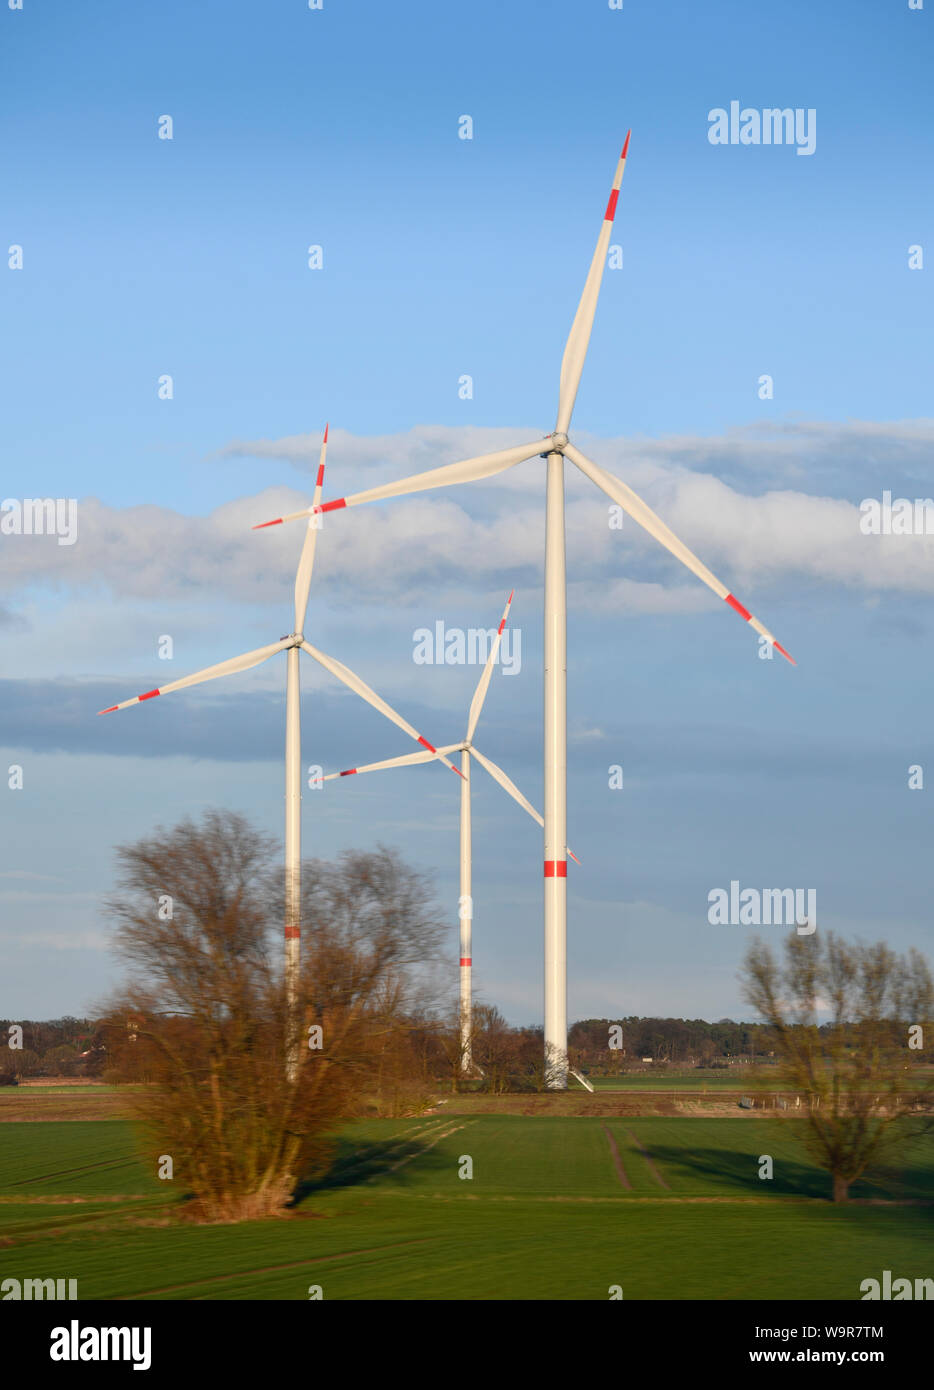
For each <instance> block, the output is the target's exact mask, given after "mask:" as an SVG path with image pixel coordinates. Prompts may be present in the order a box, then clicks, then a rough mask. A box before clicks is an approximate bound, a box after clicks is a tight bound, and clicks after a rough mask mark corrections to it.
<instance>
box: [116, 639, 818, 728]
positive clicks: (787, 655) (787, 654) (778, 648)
mask: <svg viewBox="0 0 934 1390" xmlns="http://www.w3.org/2000/svg"><path fill="white" fill-rule="evenodd" d="M774 646H775V649H776V651H780V652H781V654H782V656H783V657H784V658H785V660H786V661H790V662H791V664H792V666H797V664H798V663H797V661H795V659H794V657H793V656H792V655H791V653H790V652H786V651H785V648H784V647H783V646H782V644H781V642H775V643H774ZM105 712H106V711H105Z"/></svg>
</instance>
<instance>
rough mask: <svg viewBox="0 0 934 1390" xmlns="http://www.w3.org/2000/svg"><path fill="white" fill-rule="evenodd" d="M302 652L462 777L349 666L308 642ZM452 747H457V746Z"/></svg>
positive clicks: (457, 769) (452, 765)
mask: <svg viewBox="0 0 934 1390" xmlns="http://www.w3.org/2000/svg"><path fill="white" fill-rule="evenodd" d="M302 651H305V652H307V653H308V655H309V656H310V657H313V658H314V660H315V661H317V662H318V663H319V665H321V666H323V667H324V669H325V670H326V671H330V673H331V675H332V676H336V677H337V679H338V680H339V681H342V682H343V683H344V685H346V686H347V687H348V688H349V689H350V690H352V691H353V692H354V694H355V695H359V696H360V698H361V699H363V700H366V702H367V704H368V705H372V706H373V708H374V709H378V710H379V712H380V714H384V715H385V716H386V718H387V719H390V720H392V722H393V724H395V725H397V726H398V727H399V728H400V729H404V730H405V732H406V733H407V734H408V735H409V737H410V738H414V739H415V742H416V743H420V744H421V745H422V747H423V748H427V749H428V751H429V752H430V753H431V754H432V755H433V756H434V757H436V758H437V759H438V761H439V762H442V763H444V765H445V767H449V768H450V769H451V771H452V772H456V773H457V775H458V777H460V776H461V775H462V774H461V771H460V769H459V768H456V767H455V766H454V764H453V763H452V762H450V761H449V759H448V758H446V757H445V756H444V754H443V753H441V752H440V751H439V750H438V749H437V748H436V747H435V745H434V744H433V743H429V742H428V740H427V738H422V736H421V734H420V733H419V732H418V730H417V729H414V728H413V727H412V725H411V724H410V723H409V722H408V720H407V719H403V717H402V715H401V714H399V713H398V711H397V710H394V709H393V707H392V705H387V703H386V701H385V700H383V699H381V698H380V696H379V695H377V693H376V691H375V690H373V689H371V687H370V686H368V685H367V683H366V681H364V680H361V679H360V677H359V676H357V675H355V674H354V672H353V671H351V669H350V667H349V666H345V665H344V663H343V662H342V661H336V660H335V658H334V657H333V656H327V655H326V654H325V653H324V652H321V651H319V650H318V648H317V647H313V646H312V645H311V643H310V642H302ZM454 746H455V747H459V745H458V744H455V745H454Z"/></svg>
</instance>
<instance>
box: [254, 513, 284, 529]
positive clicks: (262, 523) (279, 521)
mask: <svg viewBox="0 0 934 1390" xmlns="http://www.w3.org/2000/svg"><path fill="white" fill-rule="evenodd" d="M281 525H282V517H281V516H277V517H276V519H275V521H260V522H257V524H256V525H255V526H251V527H250V530H251V531H262V530H263V528H264V527H266V526H281Z"/></svg>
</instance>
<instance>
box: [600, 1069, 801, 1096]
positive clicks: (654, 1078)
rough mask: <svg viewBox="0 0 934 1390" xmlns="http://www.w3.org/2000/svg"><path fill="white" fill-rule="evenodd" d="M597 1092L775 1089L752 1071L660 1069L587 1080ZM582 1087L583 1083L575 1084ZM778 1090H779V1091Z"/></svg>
mask: <svg viewBox="0 0 934 1390" xmlns="http://www.w3.org/2000/svg"><path fill="white" fill-rule="evenodd" d="M587 1080H588V1081H589V1082H590V1084H591V1086H593V1088H594V1090H596V1091H632V1090H646V1091H695V1090H701V1091H703V1090H720V1089H726V1090H731V1091H744V1090H761V1089H763V1088H765V1089H772V1087H771V1082H770V1080H769V1077H768V1073H767V1072H766V1073H764V1074H762V1075H761V1076H759V1077H754V1076H753V1075H752V1067H726V1068H724V1069H723V1070H722V1071H721V1070H719V1069H717V1070H716V1071H704V1070H701V1069H700V1068H691V1070H690V1071H677V1070H675V1069H673V1068H670V1067H658V1068H657V1070H655V1071H648V1072H632V1073H631V1074H630V1075H628V1076H588V1077H587ZM576 1084H580V1083H576ZM775 1089H779V1088H778V1087H776V1088H775Z"/></svg>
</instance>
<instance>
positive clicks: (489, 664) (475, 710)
mask: <svg viewBox="0 0 934 1390" xmlns="http://www.w3.org/2000/svg"><path fill="white" fill-rule="evenodd" d="M515 592H516V591H515V589H513V591H512V594H510V595H509V597H508V599H507V600H506V607H505V608H504V609H503V616H502V618H501V619H500V624H499V630H498V632H497V634H496V636H495V637H494V638H493V645H492V647H491V648H490V654H489V656H488V657H487V659H486V665H485V666H484V668H483V672H482V674H481V676H480V679H479V681H478V682H477V688H476V690H475V691H474V697H473V700H472V701H471V702H470V714H469V716H468V719H467V742H468V743H469V742H470V740H471V739H472V738H473V735H474V729H476V727H477V720H478V719H479V718H480V711H481V710H482V709H483V702H484V700H485V699H486V692H487V691H488V690H489V688H490V678H491V677H492V675H493V665H494V662H495V661H496V654H497V652H498V651H499V646H500V643H501V642H502V640H503V629H504V628H505V626H506V619H507V617H508V616H509V605H510V604H511V603H512V595H513V594H514V593H515Z"/></svg>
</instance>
